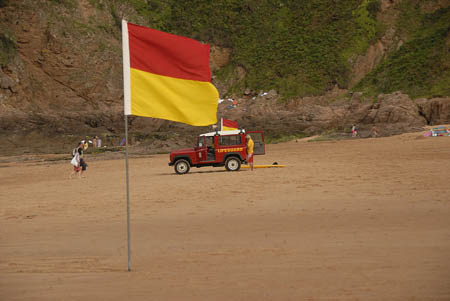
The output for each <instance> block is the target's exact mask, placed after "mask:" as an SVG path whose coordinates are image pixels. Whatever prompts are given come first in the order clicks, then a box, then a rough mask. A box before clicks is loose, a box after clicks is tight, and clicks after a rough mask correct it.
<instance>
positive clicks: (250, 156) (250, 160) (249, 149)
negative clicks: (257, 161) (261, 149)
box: [245, 134, 255, 171]
mask: <svg viewBox="0 0 450 301" xmlns="http://www.w3.org/2000/svg"><path fill="white" fill-rule="evenodd" d="M245 138H246V139H247V161H248V164H249V165H250V170H251V171H253V156H254V154H253V148H254V147H255V143H254V142H253V140H252V137H251V136H250V134H247V135H246V136H245Z"/></svg>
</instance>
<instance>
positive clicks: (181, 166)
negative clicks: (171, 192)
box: [174, 159, 190, 175]
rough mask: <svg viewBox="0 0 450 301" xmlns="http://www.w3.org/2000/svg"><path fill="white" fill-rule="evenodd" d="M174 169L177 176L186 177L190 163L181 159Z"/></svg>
mask: <svg viewBox="0 0 450 301" xmlns="http://www.w3.org/2000/svg"><path fill="white" fill-rule="evenodd" d="M174 168H175V172H176V173H177V174H179V175H184V174H186V173H188V172H189V169H190V166H189V162H188V161H186V160H184V159H180V160H178V161H177V162H176V163H175V165H174Z"/></svg>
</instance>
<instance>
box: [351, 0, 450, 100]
mask: <svg viewBox="0 0 450 301" xmlns="http://www.w3.org/2000/svg"><path fill="white" fill-rule="evenodd" d="M400 8H402V9H401V12H402V13H401V16H400V18H399V20H398V25H397V27H398V28H399V30H400V31H403V33H404V34H406V35H408V36H410V37H411V38H410V39H409V40H408V41H407V42H405V43H404V44H403V45H402V46H401V47H400V49H398V50H397V51H395V52H394V53H392V54H391V55H390V56H389V57H387V58H386V59H385V60H384V61H383V62H382V63H381V64H379V65H378V66H377V67H376V68H375V69H374V70H373V71H372V72H371V73H369V74H368V75H367V76H366V77H365V78H364V79H363V80H362V81H361V82H360V84H359V85H358V86H357V87H356V89H357V90H361V91H365V92H367V93H370V94H379V93H391V92H393V91H397V90H400V91H402V92H404V93H408V94H409V95H410V96H412V97H434V96H443V95H450V52H449V42H450V40H449V39H448V37H449V34H450V22H449V20H450V8H449V7H447V8H441V9H439V10H437V11H435V12H433V13H422V12H421V10H420V6H419V5H412V4H411V3H408V2H403V3H402V5H401V6H400Z"/></svg>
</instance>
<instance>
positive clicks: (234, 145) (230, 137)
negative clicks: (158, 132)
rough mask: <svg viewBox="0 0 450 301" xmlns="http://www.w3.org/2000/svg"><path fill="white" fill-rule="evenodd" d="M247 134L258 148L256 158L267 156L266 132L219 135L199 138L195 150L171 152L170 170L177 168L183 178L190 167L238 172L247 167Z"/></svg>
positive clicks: (176, 170) (255, 150)
mask: <svg viewBox="0 0 450 301" xmlns="http://www.w3.org/2000/svg"><path fill="white" fill-rule="evenodd" d="M246 134H250V136H251V137H252V140H253V142H254V144H255V145H254V154H255V155H264V154H265V152H266V149H265V143H264V132H262V131H249V132H246V131H245V130H244V129H240V130H233V131H216V132H211V133H206V134H201V135H199V136H198V137H197V142H196V144H195V146H194V148H188V149H180V150H174V151H172V152H171V153H170V162H169V166H174V169H175V172H176V173H177V174H180V175H182V174H186V173H188V172H189V170H190V168H191V167H197V168H199V167H203V166H213V167H222V166H225V168H226V169H227V170H228V171H238V170H239V169H240V168H241V164H243V163H244V164H245V163H247V157H248V155H247V142H246V139H245V135H246Z"/></svg>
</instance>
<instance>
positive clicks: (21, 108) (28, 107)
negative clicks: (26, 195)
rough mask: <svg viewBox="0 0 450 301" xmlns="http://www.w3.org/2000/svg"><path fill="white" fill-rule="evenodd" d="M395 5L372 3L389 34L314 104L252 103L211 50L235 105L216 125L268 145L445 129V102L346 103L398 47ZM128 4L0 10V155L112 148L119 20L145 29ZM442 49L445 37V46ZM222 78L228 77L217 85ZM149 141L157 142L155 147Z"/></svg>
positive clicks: (64, 1)
mask: <svg viewBox="0 0 450 301" xmlns="http://www.w3.org/2000/svg"><path fill="white" fill-rule="evenodd" d="M156 2H158V1H156ZM156 2H155V3H156ZM164 2H165V1H159V2H158V3H164ZM167 2H170V1H167ZM395 2H401V1H382V2H381V4H382V7H381V8H380V11H379V12H378V18H381V19H383V18H385V21H384V22H385V24H391V25H392V28H390V29H389V30H386V31H385V33H384V34H383V35H382V36H381V37H380V39H379V40H377V41H376V42H374V43H373V44H371V46H370V47H369V48H367V50H366V52H365V53H364V54H361V55H355V56H353V57H352V59H351V60H350V63H351V64H352V69H351V70H352V71H351V74H350V76H349V79H350V80H349V85H348V86H346V87H338V85H337V84H335V85H334V88H333V89H331V88H330V90H328V91H325V92H324V96H320V97H319V96H315V97H313V96H311V97H291V98H290V100H286V99H285V97H284V95H282V94H280V95H279V94H277V93H276V92H273V93H271V94H270V97H268V96H264V97H263V96H258V95H259V92H260V91H257V90H255V89H254V88H253V87H251V86H245V85H242V83H244V82H246V79H247V76H248V73H249V70H248V68H244V67H243V66H241V65H237V66H236V65H233V62H234V61H235V56H234V55H235V54H234V53H233V48H232V47H228V46H227V47H222V46H220V45H212V46H213V47H212V56H211V58H212V61H211V66H212V69H213V70H214V72H215V74H216V76H214V78H213V81H214V83H215V84H216V86H217V87H218V89H219V91H220V93H221V97H225V96H227V95H231V94H234V95H235V97H237V98H238V99H239V103H240V106H239V108H236V109H230V108H227V106H226V105H225V104H222V105H221V107H220V110H219V118H220V117H226V118H233V119H235V120H236V121H238V122H239V124H240V125H242V126H245V127H249V128H253V129H265V130H266V131H267V132H268V134H269V135H272V136H277V135H282V134H291V133H307V134H313V133H320V132H323V131H325V130H328V131H329V130H338V131H345V130H346V129H347V127H348V126H349V124H352V123H358V124H361V125H362V126H363V127H364V125H367V127H369V126H370V125H371V124H380V125H381V127H384V128H385V129H386V131H385V134H387V135H388V134H393V133H396V132H399V131H403V130H410V129H411V128H412V127H417V126H421V125H424V124H427V123H428V124H435V123H448V122H450V116H449V110H450V108H449V107H450V105H449V98H448V97H446V96H445V95H443V96H440V97H437V98H436V99H432V100H429V99H420V100H417V101H412V100H411V99H410V98H409V97H408V96H407V95H404V94H401V93H394V94H389V95H382V96H370V97H369V98H368V97H366V96H364V95H363V94H361V93H353V92H351V93H349V92H350V90H348V89H350V88H351V87H352V86H353V85H355V84H356V83H357V82H359V80H360V79H361V78H364V76H365V75H366V74H368V73H369V72H370V71H371V70H373V69H374V68H375V67H376V66H377V65H379V64H380V62H382V61H383V60H384V59H385V58H386V56H387V54H388V53H389V52H390V51H393V50H395V49H396V48H398V47H401V44H402V43H403V40H401V39H400V38H398V36H397V35H395V34H394V33H393V31H395V29H394V27H393V26H394V25H393V24H394V23H395V22H394V21H395V20H396V19H395V18H396V15H395V12H394V11H393V10H392V5H394V4H395ZM130 3H131V4H130ZM130 3H128V1H119V0H117V1H101V0H95V1H94V0H79V1H75V0H49V1H44V0H40V1H35V0H15V1H12V0H1V1H0V54H1V56H0V65H1V68H0V136H1V137H2V139H3V140H4V141H5V143H3V145H2V146H0V153H3V154H8V153H11V152H19V153H21V152H22V153H23V152H58V151H61V152H65V151H67V149H68V148H69V149H70V146H71V145H72V143H74V142H75V141H76V140H78V139H80V137H84V136H86V135H89V136H92V135H102V136H103V137H105V139H109V140H108V141H110V143H111V144H117V141H118V140H119V139H120V138H121V136H123V128H124V120H123V113H122V112H123V92H122V53H121V40H120V38H121V35H120V20H121V18H122V17H124V18H126V19H128V20H130V21H133V22H136V23H140V24H147V23H149V21H148V19H145V18H144V17H143V15H142V14H139V11H138V10H137V9H136V7H135V6H133V5H132V2H130ZM433 3H434V6H432V5H429V7H428V6H427V7H425V8H424V9H428V10H431V11H435V10H436V9H439V8H442V7H448V1H434V2H433ZM448 40H449V38H448V37H447V44H446V45H447V46H448V44H449V42H448ZM226 70H228V71H227V72H228V74H229V76H226V77H224V76H223V74H224V71H226ZM221 72H222V73H221ZM286 78H287V79H288V78H289V75H286ZM297 80H298V78H295V77H294V78H293V81H297ZM236 87H241V89H240V90H237V88H236ZM253 98H254V99H253ZM130 131H131V133H132V137H135V140H136V141H137V142H138V141H145V140H146V139H150V140H151V141H153V142H152V143H150V144H149V145H150V146H151V147H159V148H161V147H162V148H164V147H167V148H168V147H170V146H171V144H170V143H169V144H166V145H165V146H164V145H159V146H158V145H155V143H154V141H156V140H173V141H181V142H177V143H180V144H183V143H184V142H183V141H184V140H183V139H181V138H180V136H178V133H181V134H182V136H189V135H194V134H195V133H198V132H201V131H209V129H207V128H203V129H198V128H192V127H188V126H184V125H182V124H175V123H172V122H168V121H163V120H154V119H150V118H130ZM149 133H160V135H159V136H158V137H156V138H155V136H154V135H151V134H149ZM13 150H15V151H13Z"/></svg>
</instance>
